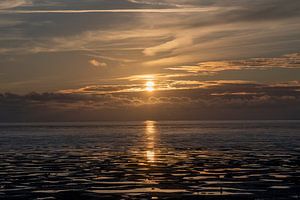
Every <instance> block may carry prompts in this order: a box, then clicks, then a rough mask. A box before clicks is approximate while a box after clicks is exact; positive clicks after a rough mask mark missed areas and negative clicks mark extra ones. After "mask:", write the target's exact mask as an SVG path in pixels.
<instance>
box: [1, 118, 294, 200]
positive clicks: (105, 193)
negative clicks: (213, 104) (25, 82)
mask: <svg viewBox="0 0 300 200" xmlns="http://www.w3.org/2000/svg"><path fill="white" fill-rule="evenodd" d="M0 199H9V200H10V199H18V200H19V199H22V200H23V199H25V200H26V199H28V200H29V199H30V200H31V199H39V200H55V199H62V200H63V199H72V200H76V199H84V200H88V199H257V200H258V199H300V121H130V122H76V123H75V122H68V123H1V124H0Z"/></svg>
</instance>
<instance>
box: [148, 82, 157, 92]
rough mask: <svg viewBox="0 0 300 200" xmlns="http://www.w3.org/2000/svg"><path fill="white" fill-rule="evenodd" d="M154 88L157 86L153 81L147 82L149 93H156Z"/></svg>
mask: <svg viewBox="0 0 300 200" xmlns="http://www.w3.org/2000/svg"><path fill="white" fill-rule="evenodd" d="M154 86H155V84H154V82H153V81H147V82H146V91H148V92H152V91H154Z"/></svg>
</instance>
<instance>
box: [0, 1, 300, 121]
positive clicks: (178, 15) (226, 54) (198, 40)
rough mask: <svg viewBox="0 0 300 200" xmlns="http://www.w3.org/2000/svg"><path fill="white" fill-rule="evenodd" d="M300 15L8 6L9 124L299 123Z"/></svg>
mask: <svg viewBox="0 0 300 200" xmlns="http://www.w3.org/2000/svg"><path fill="white" fill-rule="evenodd" d="M299 10H300V1H299V0H72V1H71V0H1V1H0V121H2V122H6V121H8V122H19V121H102V120H236V119H240V120H243V119H300V37H299V36H300V12H299ZM147 83H148V85H149V83H150V85H151V90H149V87H148V86H147Z"/></svg>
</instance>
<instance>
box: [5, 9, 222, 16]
mask: <svg viewBox="0 0 300 200" xmlns="http://www.w3.org/2000/svg"><path fill="white" fill-rule="evenodd" d="M219 9H220V8H218V7H208V8H159V9H155V8H153V9H102V10H0V13H2V14H43V13H45V14H49V13H50V14H51V13H53V14H76V13H78V14H80V13H199V12H211V11H217V10H219Z"/></svg>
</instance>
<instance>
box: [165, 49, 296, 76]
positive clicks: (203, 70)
mask: <svg viewBox="0 0 300 200" xmlns="http://www.w3.org/2000/svg"><path fill="white" fill-rule="evenodd" d="M273 68H288V69H293V68H300V53H293V54H287V55H283V56H281V57H274V58H252V59H245V60H225V61H209V62H201V63H198V64H197V65H195V66H178V67H168V68H166V69H168V70H172V71H184V72H189V73H197V74H208V75H210V74H214V73H218V72H222V71H228V70H245V69H259V70H265V69H273Z"/></svg>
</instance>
